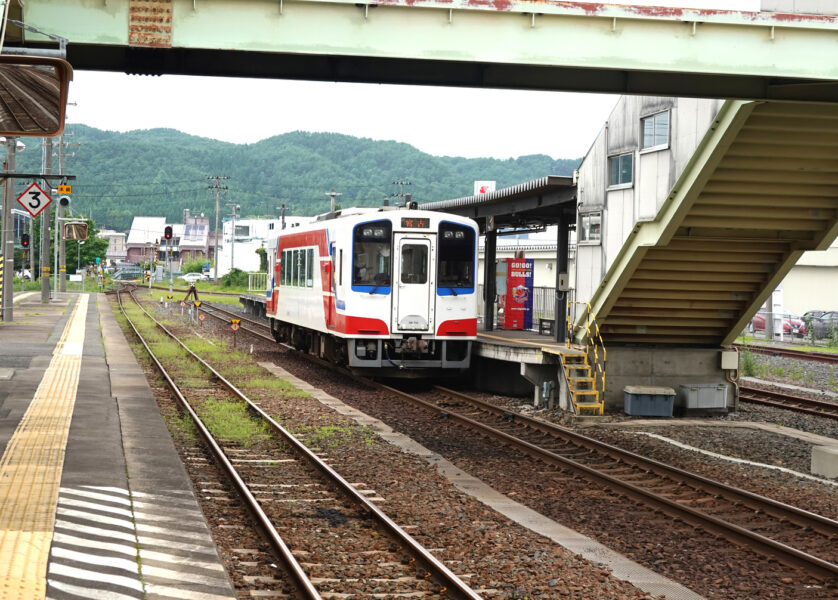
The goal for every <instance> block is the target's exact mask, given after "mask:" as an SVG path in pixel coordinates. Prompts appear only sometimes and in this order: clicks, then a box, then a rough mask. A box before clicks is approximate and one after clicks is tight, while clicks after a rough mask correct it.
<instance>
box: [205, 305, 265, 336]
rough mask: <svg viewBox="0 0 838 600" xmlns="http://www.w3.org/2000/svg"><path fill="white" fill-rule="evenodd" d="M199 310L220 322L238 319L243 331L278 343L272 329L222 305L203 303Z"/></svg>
mask: <svg viewBox="0 0 838 600" xmlns="http://www.w3.org/2000/svg"><path fill="white" fill-rule="evenodd" d="M198 310H199V311H200V312H202V313H204V314H206V315H208V316H210V317H212V318H214V319H216V320H218V321H226V322H227V323H230V321H231V319H238V320H239V321H240V323H239V324H240V327H241V330H242V331H245V332H247V333H249V334H251V335H255V336H256V337H258V338H261V339H263V340H267V341H269V342H275V341H276V340H274V337H273V335H272V334H271V328H270V327H268V326H267V325H266V324H265V323H263V322H260V321H257V320H255V319H250V318H248V317H245V316H242V315H241V314H239V313H237V312H235V311H232V310H229V309H227V308H224V307H223V306H222V305H220V304H213V303H211V302H206V301H204V302H202V303H201V306H199V307H198Z"/></svg>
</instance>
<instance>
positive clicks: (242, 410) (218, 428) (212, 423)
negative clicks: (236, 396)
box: [198, 398, 271, 448]
mask: <svg viewBox="0 0 838 600" xmlns="http://www.w3.org/2000/svg"><path fill="white" fill-rule="evenodd" d="M198 414H199V415H200V416H201V419H202V420H203V421H204V423H206V426H207V428H209V430H210V431H211V432H212V434H213V436H215V437H216V438H217V439H219V440H223V441H226V442H236V443H238V444H241V445H242V446H244V447H245V448H247V447H248V446H251V445H253V444H255V443H257V442H260V441H263V440H267V439H269V438H270V437H271V433H270V429H268V425H267V423H263V422H261V421H258V420H256V419H253V418H252V417H251V416H250V414H249V413H248V412H247V408H246V407H245V405H244V404H243V403H241V402H236V401H230V400H218V399H216V398H209V399H207V400H206V401H204V402H203V403H201V405H200V407H198Z"/></svg>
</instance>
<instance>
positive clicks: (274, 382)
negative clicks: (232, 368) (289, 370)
mask: <svg viewBox="0 0 838 600" xmlns="http://www.w3.org/2000/svg"><path fill="white" fill-rule="evenodd" d="M243 387H244V389H247V390H252V389H259V390H265V391H267V392H271V393H273V394H275V395H277V396H279V397H293V398H305V397H308V394H307V393H306V392H304V391H302V390H299V389H297V388H296V387H294V386H293V385H292V384H290V383H288V382H287V381H285V380H284V379H280V378H279V377H273V376H269V377H264V376H262V377H254V378H252V379H248V380H247V381H246V382H244V385H243Z"/></svg>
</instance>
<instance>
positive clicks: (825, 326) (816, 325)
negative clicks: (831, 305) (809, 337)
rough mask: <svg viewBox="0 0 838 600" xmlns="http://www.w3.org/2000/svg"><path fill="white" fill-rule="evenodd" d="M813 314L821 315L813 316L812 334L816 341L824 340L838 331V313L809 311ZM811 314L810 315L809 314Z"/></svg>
mask: <svg viewBox="0 0 838 600" xmlns="http://www.w3.org/2000/svg"><path fill="white" fill-rule="evenodd" d="M809 312H811V313H816V312H817V313H820V314H819V315H817V316H815V315H813V316H812V318H811V321H810V323H811V326H812V334H813V335H814V337H815V339H816V340H822V339H824V338H827V337H829V336H831V335H832V332H833V331H835V330H838V311H809ZM807 314H809V313H807Z"/></svg>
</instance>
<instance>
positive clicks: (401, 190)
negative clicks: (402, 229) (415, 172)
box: [393, 179, 410, 206]
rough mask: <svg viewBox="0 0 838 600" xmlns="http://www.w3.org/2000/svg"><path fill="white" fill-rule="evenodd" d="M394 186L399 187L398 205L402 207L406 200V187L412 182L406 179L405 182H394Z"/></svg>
mask: <svg viewBox="0 0 838 600" xmlns="http://www.w3.org/2000/svg"><path fill="white" fill-rule="evenodd" d="M393 185H397V186H399V195H398V198H399V203H398V205H399V206H402V205H403V204H404V198H405V195H404V186H406V185H410V182H409V181H407V180H406V179H405V180H399V181H394V182H393Z"/></svg>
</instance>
